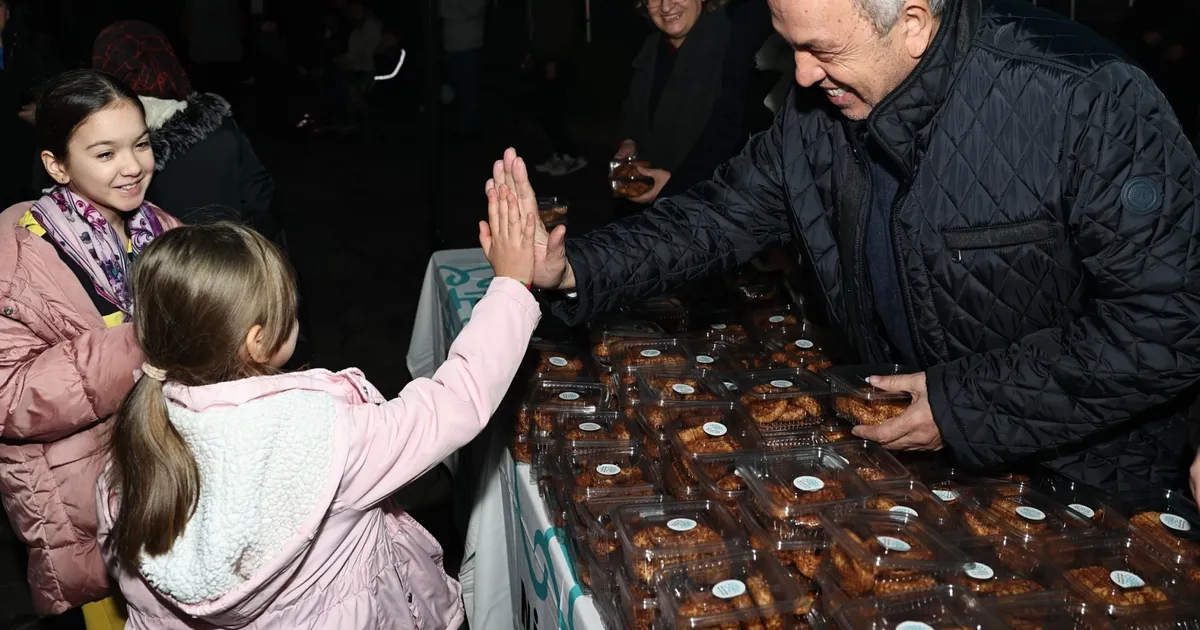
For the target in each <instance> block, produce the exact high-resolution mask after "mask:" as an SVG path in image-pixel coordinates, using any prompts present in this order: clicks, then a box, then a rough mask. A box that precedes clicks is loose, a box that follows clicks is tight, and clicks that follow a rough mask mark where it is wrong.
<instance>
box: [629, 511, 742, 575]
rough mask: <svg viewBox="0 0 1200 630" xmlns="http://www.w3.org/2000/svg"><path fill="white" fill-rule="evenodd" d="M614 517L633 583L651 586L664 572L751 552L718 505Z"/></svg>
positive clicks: (739, 532) (731, 521) (734, 525)
mask: <svg viewBox="0 0 1200 630" xmlns="http://www.w3.org/2000/svg"><path fill="white" fill-rule="evenodd" d="M612 517H613V518H614V519H615V521H616V522H615V525H616V530H617V535H618V536H619V537H620V539H621V548H622V550H623V551H624V557H625V569H626V571H627V572H628V575H629V577H630V578H631V579H633V580H636V581H638V582H640V583H642V584H645V585H647V586H649V585H651V584H653V582H654V573H655V572H656V571H658V570H659V569H661V568H663V567H665V566H669V565H672V564H679V563H684V562H694V561H696V560H700V559H701V558H706V557H709V556H716V555H722V554H727V553H731V552H736V551H740V550H745V549H748V548H749V543H748V542H747V540H746V536H745V534H744V533H743V532H742V529H741V528H740V527H738V525H737V523H736V522H735V521H734V520H733V517H732V516H731V515H730V513H729V510H728V509H726V508H725V506H723V505H721V504H720V503H717V502H716V501H679V502H670V503H662V504H657V505H628V506H624V507H620V508H617V509H616V510H614V511H613V515H612Z"/></svg>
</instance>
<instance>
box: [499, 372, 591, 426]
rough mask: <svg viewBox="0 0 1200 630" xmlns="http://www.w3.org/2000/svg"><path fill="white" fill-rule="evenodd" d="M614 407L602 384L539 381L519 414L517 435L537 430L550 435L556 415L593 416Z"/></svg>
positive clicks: (532, 388)
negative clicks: (576, 414) (592, 414)
mask: <svg viewBox="0 0 1200 630" xmlns="http://www.w3.org/2000/svg"><path fill="white" fill-rule="evenodd" d="M611 404H612V402H611V400H610V399H609V393H608V390H607V389H605V388H604V386H602V385H600V384H599V383H589V382H582V381H575V382H571V381H542V380H539V381H536V382H534V383H533V385H532V386H531V388H530V390H529V394H528V395H527V396H526V398H525V403H524V404H523V405H522V406H521V409H520V411H518V412H517V432H518V433H529V432H531V431H533V430H534V429H535V428H536V429H538V430H540V431H545V432H550V431H552V430H553V429H554V414H556V413H559V412H563V411H570V412H576V413H580V412H582V413H592V412H596V411H604V410H606V409H609V408H610V407H611Z"/></svg>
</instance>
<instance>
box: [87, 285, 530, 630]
mask: <svg viewBox="0 0 1200 630" xmlns="http://www.w3.org/2000/svg"><path fill="white" fill-rule="evenodd" d="M540 315H541V313H540V310H539V308H538V304H537V301H536V300H534V299H533V297H532V295H531V294H530V293H529V291H527V290H526V289H525V287H523V286H521V285H520V283H518V282H516V281H514V280H511V279H508V278H497V279H496V280H495V281H493V282H492V285H491V288H490V289H489V290H488V293H487V295H486V296H485V297H484V298H483V299H482V300H480V302H479V304H478V305H477V306H476V307H475V311H474V313H473V315H472V318H471V321H470V322H469V323H468V324H467V326H466V327H464V328H463V331H462V333H461V334H460V335H459V337H458V339H457V340H456V341H455V342H454V344H453V345H452V346H451V347H450V353H449V354H450V356H449V358H448V359H447V360H446V363H445V364H443V365H442V367H441V368H440V369H439V370H438V371H437V373H436V374H435V375H434V377H433V378H432V379H418V380H415V381H413V382H412V383H410V384H409V385H408V386H407V387H405V388H404V391H402V392H401V393H400V397H399V398H396V399H393V400H390V401H384V399H383V398H382V397H381V396H380V395H379V393H378V392H377V391H376V390H375V388H374V387H372V386H371V385H370V384H369V383H368V382H367V381H366V380H365V379H364V378H363V376H362V374H361V373H360V372H358V371H357V370H347V371H345V372H340V373H337V374H334V373H331V372H328V371H325V370H312V371H308V372H301V373H296V374H285V375H280V376H268V377H258V378H250V379H245V380H240V381H233V382H229V383H222V384H218V385H210V386H206V387H191V388H188V387H181V386H178V385H172V384H168V385H167V386H166V394H167V399H168V401H169V404H168V408H169V412H170V418H171V423H172V425H174V427H175V428H176V429H177V430H178V431H179V433H180V435H181V436H183V439H184V440H185V441H186V442H187V443H188V446H189V447H190V448H191V449H192V452H193V454H194V455H195V457H196V463H197V464H198V468H199V470H200V499H199V503H198V505H197V506H196V511H195V513H194V514H193V516H192V517H191V519H190V520H189V521H188V525H187V528H186V529H185V531H184V533H183V535H182V536H180V537H179V538H178V539H177V540H176V541H175V544H174V546H173V547H172V549H171V550H170V551H169V552H167V553H166V554H164V555H162V556H158V557H143V558H142V560H141V563H140V565H139V566H138V567H137V569H136V570H135V571H128V570H125V569H124V568H123V567H121V566H120V565H118V564H117V563H116V562H115V560H114V559H113V558H112V557H107V558H106V559H107V560H108V562H109V566H110V568H111V570H112V572H113V575H114V576H115V577H116V578H117V580H118V582H119V584H120V587H121V592H122V594H123V595H124V596H125V599H126V600H127V602H128V604H129V622H128V624H127V626H126V628H127V629H128V630H143V629H149V628H155V629H160V628H166V629H171V628H209V627H214V626H215V627H222V628H254V629H260V630H261V629H280V630H284V629H287V630H293V629H297V628H322V629H338V630H376V629H383V628H387V629H398V630H410V629H422V630H429V629H435V628H436V629H440V628H457V627H458V626H459V625H460V624H461V623H462V621H463V607H462V602H461V588H460V587H459V585H458V583H457V582H455V581H454V580H453V579H451V578H450V577H448V576H447V575H446V574H445V572H444V571H443V570H442V566H441V555H442V550H441V548H440V547H439V546H438V544H437V542H436V541H435V540H434V538H433V537H432V536H430V535H429V533H428V532H426V531H425V530H424V529H423V528H422V527H421V526H420V525H418V524H417V522H416V521H414V520H413V519H412V518H411V517H409V516H408V515H407V514H405V513H404V512H402V511H398V510H394V509H390V508H387V507H384V506H382V505H381V504H382V503H383V502H384V501H385V499H387V498H388V496H389V495H391V494H392V493H394V492H395V491H396V490H397V489H399V488H401V487H402V486H404V485H405V484H407V483H409V482H410V481H412V480H414V479H416V478H417V477H418V476H420V475H421V474H422V473H424V472H425V471H427V470H429V469H430V468H432V467H433V466H435V465H436V464H437V463H438V462H440V461H441V460H442V459H444V458H445V457H446V456H448V455H450V454H451V453H452V452H454V451H455V450H456V449H458V448H459V447H461V446H463V445H465V444H466V443H467V442H469V441H470V440H471V439H472V438H473V437H475V435H477V434H478V433H479V432H480V431H481V430H482V429H483V428H484V426H485V425H486V424H487V422H488V418H490V417H491V415H492V413H493V412H494V411H495V410H496V406H497V405H498V404H499V403H500V400H501V399H502V398H503V397H504V393H505V391H506V390H507V389H508V387H509V385H510V383H511V382H512V379H513V376H514V375H515V374H516V371H517V367H518V364H519V363H520V360H521V357H522V355H523V354H524V352H525V348H526V345H527V344H528V342H529V337H530V335H532V334H533V329H534V328H535V327H536V326H537V322H538V319H539V318H540ZM99 496H100V499H99V501H98V503H99V505H100V515H99V520H100V534H99V535H100V540H101V541H104V540H105V539H106V538H107V535H108V532H109V531H110V530H111V527H112V523H113V521H114V518H115V517H116V515H117V514H118V513H119V510H120V500H119V497H117V496H116V495H115V493H114V492H112V491H111V490H110V489H109V488H108V484H107V483H106V482H105V481H104V480H102V481H101V485H100V488H99Z"/></svg>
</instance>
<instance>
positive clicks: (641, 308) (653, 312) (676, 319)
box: [629, 295, 691, 334]
mask: <svg viewBox="0 0 1200 630" xmlns="http://www.w3.org/2000/svg"><path fill="white" fill-rule="evenodd" d="M629 310H630V312H631V313H633V314H634V315H636V316H637V317H639V318H641V319H644V320H646V321H650V322H654V323H655V324H658V326H659V327H661V328H662V329H663V330H664V331H666V332H668V333H671V334H680V333H683V332H686V331H687V330H688V328H689V327H690V322H691V310H690V309H688V307H687V306H685V305H684V304H683V301H682V300H681V299H679V298H677V297H672V296H669V295H660V296H658V297H653V298H650V299H648V300H645V301H643V302H640V303H638V304H635V305H634V306H632V307H630V309H629Z"/></svg>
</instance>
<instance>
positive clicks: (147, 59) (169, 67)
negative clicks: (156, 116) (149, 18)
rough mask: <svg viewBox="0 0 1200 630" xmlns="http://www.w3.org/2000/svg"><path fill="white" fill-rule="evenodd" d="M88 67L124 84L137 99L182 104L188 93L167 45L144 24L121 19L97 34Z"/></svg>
mask: <svg viewBox="0 0 1200 630" xmlns="http://www.w3.org/2000/svg"><path fill="white" fill-rule="evenodd" d="M92 68H94V69H96V70H102V71H104V72H107V73H109V74H111V75H113V76H115V77H117V78H118V79H120V80H122V81H124V82H125V84H126V85H128V86H129V87H130V88H131V89H133V91H134V92H136V93H137V95H138V96H152V97H154V98H162V99H171V100H176V101H184V100H187V97H188V95H190V94H191V93H192V83H191V81H189V80H188V76H187V72H186V71H184V69H183V66H182V65H181V64H180V63H179V60H178V59H176V58H175V51H174V50H173V49H172V48H171V42H170V41H168V40H167V36H166V35H164V34H163V32H162V31H160V30H158V29H157V28H155V27H154V26H151V25H150V24H147V23H145V22H138V21H135V20H124V21H121V22H117V23H115V24H112V25H110V26H109V27H108V28H106V29H104V30H103V31H101V32H100V35H99V36H98V37H97V38H96V44H95V46H93V47H92Z"/></svg>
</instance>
